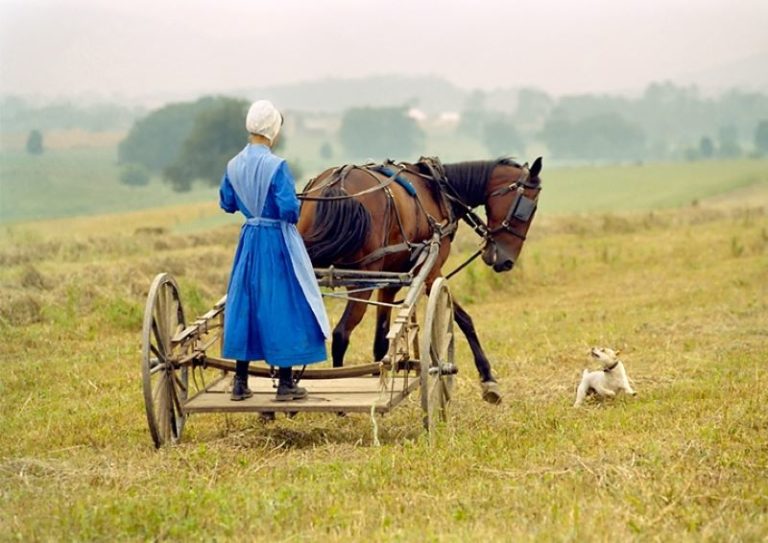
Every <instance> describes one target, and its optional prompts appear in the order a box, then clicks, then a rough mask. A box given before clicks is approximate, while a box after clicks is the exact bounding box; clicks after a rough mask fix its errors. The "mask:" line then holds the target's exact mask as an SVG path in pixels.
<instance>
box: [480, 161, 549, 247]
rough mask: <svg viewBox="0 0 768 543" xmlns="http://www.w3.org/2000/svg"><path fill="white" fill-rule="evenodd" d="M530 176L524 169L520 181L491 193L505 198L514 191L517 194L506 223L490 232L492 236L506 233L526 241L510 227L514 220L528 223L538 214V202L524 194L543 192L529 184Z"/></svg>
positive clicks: (503, 222) (505, 219) (505, 218)
mask: <svg viewBox="0 0 768 543" xmlns="http://www.w3.org/2000/svg"><path fill="white" fill-rule="evenodd" d="M528 175H529V174H528V168H527V167H524V170H523V174H522V175H521V176H520V179H518V180H517V181H515V182H514V183H512V184H511V185H509V186H508V187H504V188H502V189H499V190H497V191H495V192H493V193H491V196H503V195H504V194H507V193H509V192H512V191H515V193H516V194H515V200H514V202H512V204H511V205H510V206H509V211H507V216H506V217H504V221H502V223H501V225H499V226H497V227H496V228H494V229H492V230H490V231H489V232H488V233H489V234H490V235H493V234H497V233H499V232H504V231H506V232H508V233H510V234H512V235H513V236H515V237H518V238H520V239H522V240H524V239H525V236H524V235H523V234H519V233H518V232H516V231H515V230H513V229H512V227H511V225H510V221H511V220H512V219H516V220H518V221H520V222H523V223H526V222H529V221H531V219H533V215H534V214H535V213H536V206H537V203H536V200H534V199H531V198H528V197H527V196H526V195H525V194H524V192H525V189H526V188H530V189H537V191H538V190H541V188H540V187H538V186H535V185H531V184H529V183H528Z"/></svg>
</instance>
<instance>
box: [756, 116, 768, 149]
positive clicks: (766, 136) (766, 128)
mask: <svg viewBox="0 0 768 543" xmlns="http://www.w3.org/2000/svg"><path fill="white" fill-rule="evenodd" d="M755 150H756V151H757V152H758V153H760V154H761V155H765V154H768V119H764V120H762V121H760V122H759V123H758V124H757V128H755Z"/></svg>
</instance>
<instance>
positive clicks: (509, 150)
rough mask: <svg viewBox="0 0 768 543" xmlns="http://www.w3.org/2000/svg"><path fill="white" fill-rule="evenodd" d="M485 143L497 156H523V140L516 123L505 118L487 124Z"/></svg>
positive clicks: (484, 135) (484, 134)
mask: <svg viewBox="0 0 768 543" xmlns="http://www.w3.org/2000/svg"><path fill="white" fill-rule="evenodd" d="M483 143H484V144H485V147H486V149H488V151H490V152H491V154H492V155H494V156H495V157H501V156H521V155H522V154H523V151H524V149H523V147H524V145H523V140H522V139H521V138H520V135H519V134H518V132H517V129H516V128H515V125H514V124H513V123H512V122H511V121H509V120H507V119H503V118H499V119H497V120H495V121H490V122H488V123H486V124H485V126H484V127H483Z"/></svg>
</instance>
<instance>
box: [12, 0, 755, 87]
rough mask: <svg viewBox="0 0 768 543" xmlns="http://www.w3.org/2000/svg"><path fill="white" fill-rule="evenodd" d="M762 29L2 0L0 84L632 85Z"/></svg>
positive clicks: (557, 13)
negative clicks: (430, 81)
mask: <svg viewBox="0 0 768 543" xmlns="http://www.w3.org/2000/svg"><path fill="white" fill-rule="evenodd" d="M766 29H768V0H573V1H566V0H559V1H556V0H466V1H465V0H462V1H455V0H423V1H419V0H382V1H380V0H373V1H366V0H357V1H355V0H315V1H311V0H301V1H300V0H275V1H265V0H211V1H202V0H186V1H183V2H166V1H163V0H126V1H120V0H118V1H113V0H104V1H99V0H58V1H54V0H23V1H20V2H19V1H15V0H0V93H35V94H42V95H47V96H61V95H75V94H84V93H95V94H102V95H112V94H117V95H122V96H125V97H140V96H146V95H151V94H157V93H179V92H184V93H190V94H193V93H199V92H217V91H219V92H222V91H227V90H229V89H234V88H246V87H256V86H262V85H271V84H279V83H290V82H298V81H305V80H310V79H317V78H323V77H358V76H364V75H374V74H375V75H380V74H391V73H402V74H423V75H425V74H433V75H439V76H443V77H445V78H447V79H449V80H450V81H452V82H453V83H456V84H458V85H460V86H462V87H465V88H483V89H492V88H495V87H519V86H535V87H539V88H543V89H545V90H547V91H549V92H552V93H555V94H562V93H568V92H582V91H621V90H632V89H637V88H641V87H642V86H644V85H645V84H646V83H648V82H649V81H652V80H660V79H664V78H669V77H675V76H678V75H681V74H686V73H694V72H697V71H701V70H706V69H708V68H711V67H714V66H718V65H722V64H724V63H728V62H731V61H734V60H738V59H741V58H744V57H748V56H753V55H756V54H765V53H767V52H768V30H766ZM765 69H766V70H768V66H766V67H765Z"/></svg>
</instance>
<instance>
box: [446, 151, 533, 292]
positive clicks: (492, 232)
mask: <svg viewBox="0 0 768 543" xmlns="http://www.w3.org/2000/svg"><path fill="white" fill-rule="evenodd" d="M530 176H531V172H530V170H529V169H528V163H527V162H526V163H525V164H523V166H522V173H521V174H520V177H518V178H517V180H515V181H513V182H512V183H510V184H509V185H507V186H505V187H501V188H500V189H496V190H495V191H493V192H492V193H490V194H489V195H488V200H489V201H490V199H491V198H496V197H499V196H505V195H507V194H509V193H510V192H514V193H515V199H514V201H513V202H512V203H511V204H510V206H509V210H507V214H506V216H505V217H504V220H503V221H502V222H501V224H500V225H499V226H497V227H495V228H490V227H489V226H488V224H487V223H486V222H485V221H484V220H483V219H482V217H480V216H479V215H478V214H477V213H475V211H474V209H472V208H471V207H470V206H468V205H467V204H466V203H464V202H463V201H462V200H461V199H460V198H459V197H458V195H457V193H456V190H455V189H454V188H453V187H452V186H451V184H450V183H449V182H448V180H447V179H446V178H445V176H444V175H443V176H442V179H441V181H442V183H441V184H442V185H443V186H445V187H446V188H447V189H448V190H446V191H443V194H445V197H446V198H447V199H448V200H449V201H451V202H453V203H455V204H456V205H458V207H460V208H461V209H462V217H461V218H462V220H463V221H464V222H466V223H467V224H468V225H469V226H470V228H472V230H474V231H475V233H476V234H477V235H478V236H480V237H481V238H482V239H483V244H482V247H480V249H478V250H477V251H476V252H475V253H474V254H473V255H472V256H470V257H469V258H468V259H467V260H465V261H464V262H463V263H462V264H460V265H459V266H458V267H456V268H455V269H454V270H453V271H452V272H451V273H449V274H447V275H446V276H445V277H446V279H450V278H451V277H453V276H454V275H456V274H457V273H459V272H460V271H461V270H463V269H464V268H465V267H466V266H468V265H469V264H470V263H471V262H472V261H473V260H475V259H476V258H477V257H478V256H480V255H481V254H482V252H483V250H484V249H485V248H486V247H488V244H489V243H492V244H494V245H495V244H496V240H495V239H494V238H495V236H496V235H497V234H499V233H502V232H506V233H508V234H512V235H513V236H515V237H516V238H518V239H520V240H521V241H525V237H526V236H525V234H521V233H520V232H517V231H516V230H515V229H514V228H512V221H513V220H514V221H517V222H520V223H524V224H525V223H530V222H531V220H533V216H534V214H535V213H536V207H537V201H538V197H539V192H541V185H540V184H538V183H536V184H533V183H531V182H530ZM526 189H532V190H535V191H536V197H535V198H534V199H531V198H528V197H527V196H525V190H526Z"/></svg>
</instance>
